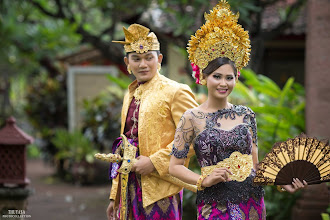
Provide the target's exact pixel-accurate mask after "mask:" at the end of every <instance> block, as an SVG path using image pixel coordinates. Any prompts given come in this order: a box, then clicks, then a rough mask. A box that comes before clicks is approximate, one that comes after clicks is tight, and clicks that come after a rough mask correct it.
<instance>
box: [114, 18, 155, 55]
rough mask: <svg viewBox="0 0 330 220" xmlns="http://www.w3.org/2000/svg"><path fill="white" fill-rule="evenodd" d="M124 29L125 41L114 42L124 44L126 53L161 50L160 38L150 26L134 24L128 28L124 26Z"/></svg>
mask: <svg viewBox="0 0 330 220" xmlns="http://www.w3.org/2000/svg"><path fill="white" fill-rule="evenodd" d="M123 30H124V34H125V41H112V42H114V43H119V44H123V45H124V48H125V51H126V53H129V52H136V53H146V52H148V51H149V50H160V46H159V42H158V39H157V37H156V35H155V34H154V33H153V32H150V29H149V28H146V27H144V26H142V25H140V24H132V25H130V26H129V27H128V28H127V29H126V28H125V27H123ZM149 32H150V33H149Z"/></svg>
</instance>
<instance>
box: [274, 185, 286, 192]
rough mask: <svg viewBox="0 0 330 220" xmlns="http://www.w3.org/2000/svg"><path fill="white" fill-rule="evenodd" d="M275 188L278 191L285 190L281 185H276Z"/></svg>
mask: <svg viewBox="0 0 330 220" xmlns="http://www.w3.org/2000/svg"><path fill="white" fill-rule="evenodd" d="M276 188H277V190H278V191H279V192H285V191H286V190H285V189H284V188H283V187H281V186H280V185H277V186H276Z"/></svg>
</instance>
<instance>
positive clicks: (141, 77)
mask: <svg viewBox="0 0 330 220" xmlns="http://www.w3.org/2000/svg"><path fill="white" fill-rule="evenodd" d="M123 29H124V33H125V41H114V42H115V43H121V44H123V45H124V48H125V52H126V56H125V57H124V61H125V63H126V65H127V70H128V72H129V73H131V74H133V75H134V76H135V77H136V80H135V81H134V82H132V83H131V84H130V85H129V87H128V93H127V94H126V96H125V98H124V101H123V108H122V114H121V131H120V132H121V134H124V135H125V136H126V137H127V138H128V141H129V143H130V144H132V145H134V146H136V147H137V149H138V150H137V154H136V156H137V162H136V163H135V164H134V165H133V167H132V169H131V172H130V173H129V176H128V181H127V193H126V194H127V195H126V198H124V199H125V201H124V200H123V196H121V193H120V190H121V188H122V185H123V183H121V182H120V175H121V174H119V175H117V174H118V173H117V171H118V168H119V166H120V164H116V163H113V164H112V166H111V170H110V171H111V173H110V175H111V177H112V178H113V181H112V188H111V193H110V204H109V206H108V209H107V215H108V219H117V218H118V217H119V216H120V219H181V218H182V187H180V186H178V185H175V184H173V183H170V182H168V181H165V180H163V179H161V178H157V175H159V176H160V177H162V176H164V175H168V169H169V160H170V156H169V154H170V152H171V149H172V145H173V138H174V134H175V129H176V126H177V124H178V123H179V120H180V118H181V116H182V114H183V113H184V112H185V111H186V110H187V109H190V108H194V107H196V106H197V103H196V101H195V98H194V95H193V93H192V91H191V89H190V88H189V87H188V86H187V85H184V84H180V83H177V82H175V81H173V80H170V79H168V78H166V77H165V76H163V75H160V74H159V70H160V67H161V62H162V59H163V55H162V54H161V53H160V45H159V42H158V40H157V37H156V35H155V34H154V33H152V32H151V33H150V30H149V29H148V28H146V27H144V26H142V25H139V24H132V25H131V26H129V27H128V29H125V28H123ZM120 144H121V139H120V138H118V139H117V140H116V141H115V143H114V144H113V153H120V152H119V151H120V150H119V149H120V148H119V146H120ZM188 163H189V160H187V162H186V165H188ZM152 173H156V174H157V175H151V174H152ZM124 185H125V184H124ZM123 201H124V202H123ZM123 203H124V204H126V207H127V208H126V210H125V212H124V213H120V211H119V210H123V209H121V206H122V205H123ZM124 215H125V216H124Z"/></svg>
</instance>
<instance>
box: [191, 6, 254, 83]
mask: <svg viewBox="0 0 330 220" xmlns="http://www.w3.org/2000/svg"><path fill="white" fill-rule="evenodd" d="M204 17H205V19H206V22H205V24H204V25H203V26H202V27H201V28H200V29H198V30H197V31H196V33H195V35H192V36H191V39H190V40H189V43H188V47H187V51H188V54H189V60H190V61H191V62H192V63H193V64H195V65H197V66H198V67H199V69H200V70H201V71H202V70H203V69H205V68H206V67H207V65H208V64H209V63H210V62H211V61H212V60H214V59H216V58H219V57H227V58H229V59H230V60H231V61H233V62H235V65H236V68H237V69H238V70H240V69H242V68H243V67H245V66H247V64H248V62H249V60H250V58H249V57H250V51H251V45H250V39H249V34H248V31H244V29H243V27H242V26H241V25H240V24H238V23H237V22H238V18H239V13H237V14H234V13H233V12H232V11H231V10H230V5H229V4H228V2H227V1H226V0H221V1H219V3H218V4H217V5H216V6H215V7H214V8H213V9H212V10H211V11H210V13H209V14H206V13H205V14H204ZM200 78H202V73H201V74H200Z"/></svg>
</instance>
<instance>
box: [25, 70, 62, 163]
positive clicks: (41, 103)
mask: <svg viewBox="0 0 330 220" xmlns="http://www.w3.org/2000/svg"><path fill="white" fill-rule="evenodd" d="M31 81H32V83H30V84H29V85H28V86H27V91H26V96H25V98H26V102H25V106H24V111H25V114H26V116H27V118H28V121H29V123H30V124H31V125H32V126H33V128H34V129H35V131H36V136H37V137H38V138H40V139H41V141H42V145H41V146H40V149H41V152H42V156H43V158H45V159H46V160H49V161H51V160H52V157H53V156H54V155H55V154H56V152H57V150H56V148H55V147H54V145H53V144H52V143H51V142H50V140H51V139H52V137H53V136H54V130H55V129H56V128H64V127H67V115H68V114H67V94H66V80H65V75H64V74H60V73H59V74H58V75H56V76H54V77H53V78H51V77H50V75H49V74H48V73H40V74H38V75H37V76H36V77H35V78H33V79H31Z"/></svg>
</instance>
